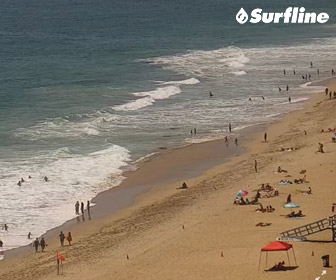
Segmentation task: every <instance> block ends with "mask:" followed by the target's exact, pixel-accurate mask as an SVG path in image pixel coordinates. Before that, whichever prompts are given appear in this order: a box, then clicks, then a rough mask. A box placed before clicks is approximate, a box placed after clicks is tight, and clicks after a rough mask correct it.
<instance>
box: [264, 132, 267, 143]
mask: <svg viewBox="0 0 336 280" xmlns="http://www.w3.org/2000/svg"><path fill="white" fill-rule="evenodd" d="M264 140H265V142H267V132H265V134H264Z"/></svg>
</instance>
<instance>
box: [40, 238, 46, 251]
mask: <svg viewBox="0 0 336 280" xmlns="http://www.w3.org/2000/svg"><path fill="white" fill-rule="evenodd" d="M40 245H41V251H42V253H43V252H44V248H45V247H46V246H47V244H46V242H45V240H44V237H42V239H41V242H40Z"/></svg>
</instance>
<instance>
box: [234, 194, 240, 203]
mask: <svg viewBox="0 0 336 280" xmlns="http://www.w3.org/2000/svg"><path fill="white" fill-rule="evenodd" d="M233 204H239V197H238V196H237V197H236V198H235V200H234V201H233Z"/></svg>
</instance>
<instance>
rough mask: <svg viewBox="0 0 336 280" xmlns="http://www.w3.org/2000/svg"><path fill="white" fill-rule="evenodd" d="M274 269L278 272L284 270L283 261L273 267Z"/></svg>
mask: <svg viewBox="0 0 336 280" xmlns="http://www.w3.org/2000/svg"><path fill="white" fill-rule="evenodd" d="M275 268H276V269H279V270H284V269H285V262H284V261H282V262H279V263H278V264H277V265H275Z"/></svg>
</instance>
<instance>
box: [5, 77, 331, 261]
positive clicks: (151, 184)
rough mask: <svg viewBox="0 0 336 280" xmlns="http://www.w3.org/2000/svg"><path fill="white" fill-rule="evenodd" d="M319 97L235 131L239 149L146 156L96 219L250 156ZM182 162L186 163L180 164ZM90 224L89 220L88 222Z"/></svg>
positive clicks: (205, 145)
mask: <svg viewBox="0 0 336 280" xmlns="http://www.w3.org/2000/svg"><path fill="white" fill-rule="evenodd" d="M333 79H336V78H328V79H325V80H321V81H317V82H311V84H310V85H308V86H326V84H328V83H330V81H332V80H333ZM316 95H318V93H314V94H313V95H312V96H310V97H309V98H308V100H304V101H301V103H303V106H302V108H300V109H294V110H292V111H289V112H287V113H282V114H281V115H279V119H278V120H275V121H273V122H269V123H263V124H256V125H252V126H248V127H246V128H243V129H240V130H238V131H237V132H236V131H234V130H233V133H232V135H237V134H238V135H239V145H238V146H235V145H234V143H233V139H234V137H233V138H231V139H230V137H229V140H231V142H230V145H229V147H226V146H225V143H224V138H222V139H215V140H209V141H204V142H200V143H185V144H184V145H181V146H178V147H171V148H167V149H164V150H160V149H159V150H158V151H156V152H155V153H154V154H153V155H150V156H148V157H147V156H145V157H144V158H143V159H142V160H140V161H139V162H137V161H135V163H136V164H137V165H138V167H137V168H136V170H130V171H124V172H123V173H122V176H124V177H125V180H123V181H122V183H121V184H119V185H118V186H115V187H112V188H110V189H107V190H105V191H102V192H100V193H98V194H97V195H96V196H95V197H93V198H92V199H91V202H92V203H94V206H92V207H91V217H92V219H93V220H96V219H102V218H105V217H108V216H110V215H114V214H118V212H120V211H122V210H124V209H127V208H129V207H132V206H133V205H134V204H136V203H137V200H138V199H139V198H140V197H142V196H145V195H146V194H147V193H149V192H151V191H152V190H153V188H155V189H161V188H164V187H165V186H167V185H169V184H175V183H176V182H180V181H186V180H190V179H191V180H193V179H197V178H200V177H202V176H203V175H204V174H206V173H207V171H209V170H211V169H213V168H216V167H218V166H221V165H222V164H224V163H227V162H230V161H232V159H234V158H235V157H237V156H241V155H243V154H246V153H248V149H247V148H246V145H248V144H249V142H251V141H253V139H254V138H255V135H256V134H259V133H261V132H264V131H267V130H268V129H269V128H270V127H271V126H272V125H274V124H276V123H279V122H281V121H283V119H284V118H285V117H286V116H287V115H289V114H291V113H293V112H296V111H301V110H304V109H305V107H306V106H307V103H308V104H309V102H310V101H311V100H312V99H314V97H315V96H316ZM199 151H201V153H199ZM221 153H223V154H221ZM181 159H182V160H183V162H181V161H180V160H181ZM186 159H187V160H186ZM174 160H177V161H178V164H177V165H178V166H176V164H171V163H172V162H173V161H174ZM165 161H167V162H170V165H169V169H172V170H170V172H162V171H161V172H159V173H156V172H155V167H156V166H157V165H160V164H163V165H165ZM158 169H160V168H158ZM153 170H154V173H155V175H154V176H153V174H151V173H153V172H152V171H153ZM145 178H146V179H145ZM111 202H112V205H111ZM85 212H86V211H85ZM79 220H81V216H77V217H75V218H72V219H70V220H67V221H65V222H64V223H63V224H61V225H59V226H56V227H53V228H51V229H48V230H47V231H46V233H44V234H42V235H41V236H39V237H45V239H47V240H49V239H53V238H55V237H56V236H57V235H58V233H59V231H60V230H63V231H68V230H70V229H71V228H73V227H74V226H76V225H78V224H79V223H81V224H82V221H79ZM87 222H88V221H86V222H85V223H87ZM32 241H33V239H32ZM31 246H32V245H31V244H28V245H24V246H19V247H17V248H13V249H10V250H6V251H3V255H4V257H5V258H4V259H9V258H13V257H16V256H18V255H20V254H24V253H28V252H30V251H31ZM0 262H1V260H0Z"/></svg>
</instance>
